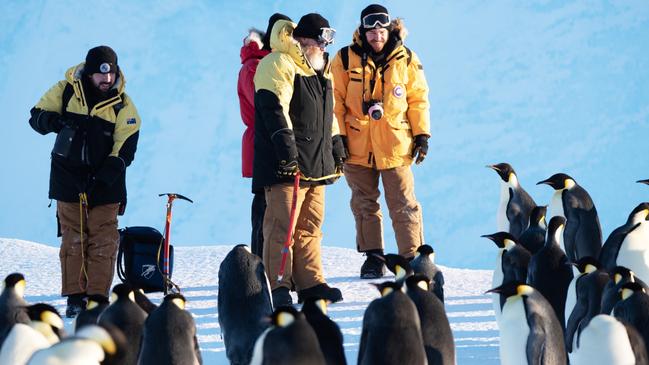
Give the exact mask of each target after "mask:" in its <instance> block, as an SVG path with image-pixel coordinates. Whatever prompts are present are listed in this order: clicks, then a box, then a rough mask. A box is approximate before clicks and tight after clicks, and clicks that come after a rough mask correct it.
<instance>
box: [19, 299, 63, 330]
mask: <svg viewBox="0 0 649 365" xmlns="http://www.w3.org/2000/svg"><path fill="white" fill-rule="evenodd" d="M27 315H28V316H29V319H31V320H32V321H34V322H36V321H38V322H43V323H45V324H47V325H49V326H50V327H51V328H52V331H54V333H55V334H56V335H57V336H58V337H59V338H61V337H62V335H63V319H61V315H60V314H59V312H58V311H57V310H56V309H55V308H54V307H52V306H51V305H49V304H45V303H36V304H33V305H29V306H27Z"/></svg>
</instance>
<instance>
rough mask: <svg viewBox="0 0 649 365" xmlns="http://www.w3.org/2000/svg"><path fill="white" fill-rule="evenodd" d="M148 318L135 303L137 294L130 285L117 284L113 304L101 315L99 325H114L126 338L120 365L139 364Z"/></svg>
mask: <svg viewBox="0 0 649 365" xmlns="http://www.w3.org/2000/svg"><path fill="white" fill-rule="evenodd" d="M146 317H147V315H146V312H145V311H143V310H142V309H141V308H140V306H138V305H137V304H136V303H135V293H133V289H132V288H131V286H130V285H127V284H117V285H115V287H113V290H112V294H111V303H110V305H109V306H108V307H107V308H106V309H104V311H103V312H102V313H101V315H99V319H98V320H97V323H98V324H100V325H106V324H108V325H113V326H115V327H117V328H118V329H119V330H120V331H121V332H122V333H123V334H124V336H125V337H126V340H127V346H126V349H125V351H124V353H123V354H122V357H121V358H120V359H118V360H119V362H120V363H122V364H125V365H129V364H136V363H137V356H138V353H139V350H140V343H141V340H142V330H143V328H144V321H145V320H146Z"/></svg>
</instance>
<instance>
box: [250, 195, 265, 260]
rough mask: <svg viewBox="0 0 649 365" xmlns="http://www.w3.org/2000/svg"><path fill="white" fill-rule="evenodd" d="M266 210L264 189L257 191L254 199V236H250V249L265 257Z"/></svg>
mask: <svg viewBox="0 0 649 365" xmlns="http://www.w3.org/2000/svg"><path fill="white" fill-rule="evenodd" d="M265 211H266V196H265V194H264V192H263V191H261V192H257V193H255V196H254V198H253V199H252V207H251V221H252V236H251V237H250V250H251V251H252V253H254V254H255V255H257V256H259V257H261V258H263V257H264V256H263V250H264V213H265Z"/></svg>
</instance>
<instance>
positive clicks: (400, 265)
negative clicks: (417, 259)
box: [383, 253, 413, 280]
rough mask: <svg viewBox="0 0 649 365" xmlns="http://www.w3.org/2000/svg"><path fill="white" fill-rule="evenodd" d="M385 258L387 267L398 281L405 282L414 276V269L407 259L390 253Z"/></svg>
mask: <svg viewBox="0 0 649 365" xmlns="http://www.w3.org/2000/svg"><path fill="white" fill-rule="evenodd" d="M383 257H384V258H385V266H386V267H387V268H388V270H390V271H392V272H393V273H394V275H395V279H396V280H403V279H405V278H406V277H408V276H410V275H412V273H413V271H412V267H411V266H410V262H409V261H408V259H407V258H405V257H403V256H401V255H395V254H393V253H389V254H387V255H384V256H383Z"/></svg>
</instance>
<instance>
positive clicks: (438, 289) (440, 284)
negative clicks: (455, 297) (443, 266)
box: [433, 271, 444, 303]
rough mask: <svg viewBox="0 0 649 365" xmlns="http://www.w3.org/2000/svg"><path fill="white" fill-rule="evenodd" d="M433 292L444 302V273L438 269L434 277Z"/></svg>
mask: <svg viewBox="0 0 649 365" xmlns="http://www.w3.org/2000/svg"><path fill="white" fill-rule="evenodd" d="M433 292H434V293H435V296H437V298H439V300H441V301H442V303H444V274H442V272H441V271H437V273H435V276H434V277H433Z"/></svg>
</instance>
